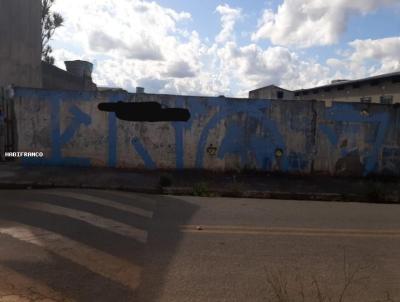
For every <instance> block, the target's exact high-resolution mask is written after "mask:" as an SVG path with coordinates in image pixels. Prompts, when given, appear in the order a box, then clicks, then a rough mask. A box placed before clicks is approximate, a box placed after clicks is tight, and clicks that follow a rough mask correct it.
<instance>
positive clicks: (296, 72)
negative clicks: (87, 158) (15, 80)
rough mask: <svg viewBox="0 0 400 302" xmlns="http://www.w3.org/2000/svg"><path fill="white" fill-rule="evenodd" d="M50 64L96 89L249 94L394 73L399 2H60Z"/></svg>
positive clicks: (399, 50)
mask: <svg viewBox="0 0 400 302" xmlns="http://www.w3.org/2000/svg"><path fill="white" fill-rule="evenodd" d="M53 10H54V11H56V12H59V13H61V14H62V15H63V17H64V19H65V23H64V26H63V27H62V28H59V29H57V31H56V33H55V35H54V38H53V40H52V41H51V45H52V47H53V49H54V53H53V55H54V57H55V59H56V65H57V66H58V67H60V68H63V69H65V66H64V63H63V62H64V61H65V60H77V59H81V60H88V61H91V62H92V63H94V73H93V79H94V81H95V82H96V83H97V85H98V86H107V87H120V88H124V89H126V90H128V91H130V92H134V91H135V87H137V86H141V87H144V88H145V90H146V92H149V93H168V94H187V95H207V96H219V95H225V96H231V97H247V95H248V91H250V90H253V89H256V88H259V87H263V86H266V85H271V84H274V85H278V86H280V87H283V88H286V89H301V88H310V87H314V86H317V85H324V84H328V83H329V82H330V81H331V80H334V79H356V78H362V77H366V76H372V75H377V74H382V73H388V72H395V71H400V0H270V1H263V0H252V1H249V0H247V1H246V0H232V1H217V0H202V1H198V0H197V1H196V0H158V1H144V0H96V1H93V0H57V1H56V3H55V4H54V6H53Z"/></svg>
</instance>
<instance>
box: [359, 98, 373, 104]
mask: <svg viewBox="0 0 400 302" xmlns="http://www.w3.org/2000/svg"><path fill="white" fill-rule="evenodd" d="M360 101H361V103H371V97H370V96H366V97H362V98H360Z"/></svg>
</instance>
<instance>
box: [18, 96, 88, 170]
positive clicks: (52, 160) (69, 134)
mask: <svg viewBox="0 0 400 302" xmlns="http://www.w3.org/2000/svg"><path fill="white" fill-rule="evenodd" d="M50 104H51V105H50V106H51V144H52V145H51V150H52V153H51V157H49V158H43V159H36V158H32V159H25V160H24V161H23V162H24V163H25V164H30V165H36V164H39V165H74V166H90V159H88V158H78V157H63V156H62V153H61V148H62V146H63V145H65V144H67V143H68V142H70V141H71V140H72V138H73V137H74V135H75V133H76V132H77V131H78V130H79V128H80V127H81V125H82V124H83V125H85V126H89V125H90V124H91V118H90V116H89V115H87V114H86V113H84V112H82V111H81V110H79V109H78V108H77V107H76V106H72V107H71V108H70V113H71V114H72V115H73V118H72V121H71V123H70V125H69V126H68V127H67V128H66V130H65V131H64V133H62V134H61V130H60V107H61V100H60V99H53V100H52V101H51V103H50Z"/></svg>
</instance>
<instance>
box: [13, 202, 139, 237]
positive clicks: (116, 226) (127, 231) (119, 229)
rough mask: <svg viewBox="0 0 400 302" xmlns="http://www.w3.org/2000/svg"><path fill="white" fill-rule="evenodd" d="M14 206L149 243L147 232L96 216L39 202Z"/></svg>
mask: <svg viewBox="0 0 400 302" xmlns="http://www.w3.org/2000/svg"><path fill="white" fill-rule="evenodd" d="M13 205H14V206H18V207H23V208H29V209H33V210H40V211H45V212H47V213H51V214H56V215H61V216H67V217H70V218H73V219H77V220H81V221H84V222H86V223H89V224H91V225H94V226H96V227H99V228H102V229H106V230H108V231H110V232H114V233H117V234H120V235H122V236H127V237H131V238H134V239H136V240H138V241H140V242H143V243H145V242H146V241H147V232H146V231H144V230H141V229H138V228H136V227H134V226H130V225H127V224H125V223H122V222H118V221H115V220H112V219H108V218H104V217H101V216H98V215H95V214H91V213H87V212H83V211H79V210H75V209H70V208H66V207H61V206H58V205H52V204H46V203H42V202H37V201H24V202H18V203H13Z"/></svg>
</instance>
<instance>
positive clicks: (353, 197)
mask: <svg viewBox="0 0 400 302" xmlns="http://www.w3.org/2000/svg"><path fill="white" fill-rule="evenodd" d="M52 188H65V189H67V188H68V189H94V190H116V191H126V192H134V193H145V194H163V195H178V196H194V194H193V188H192V187H163V188H157V187H135V186H127V185H110V184H108V185H106V186H104V185H98V184H85V183H79V184H68V183H56V182H29V181H19V182H0V189H8V190H26V189H28V190H29V189H52ZM202 197H231V198H258V199H280V200H313V201H327V202H329V201H336V202H364V203H391V204H393V203H397V204H398V203H400V201H399V200H398V198H396V197H395V196H384V198H382V200H381V201H371V200H368V199H367V198H366V197H365V196H363V195H357V194H337V193H315V192H305V193H299V192H279V191H244V192H240V191H229V190H221V189H210V191H209V192H207V194H205V196H202Z"/></svg>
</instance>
